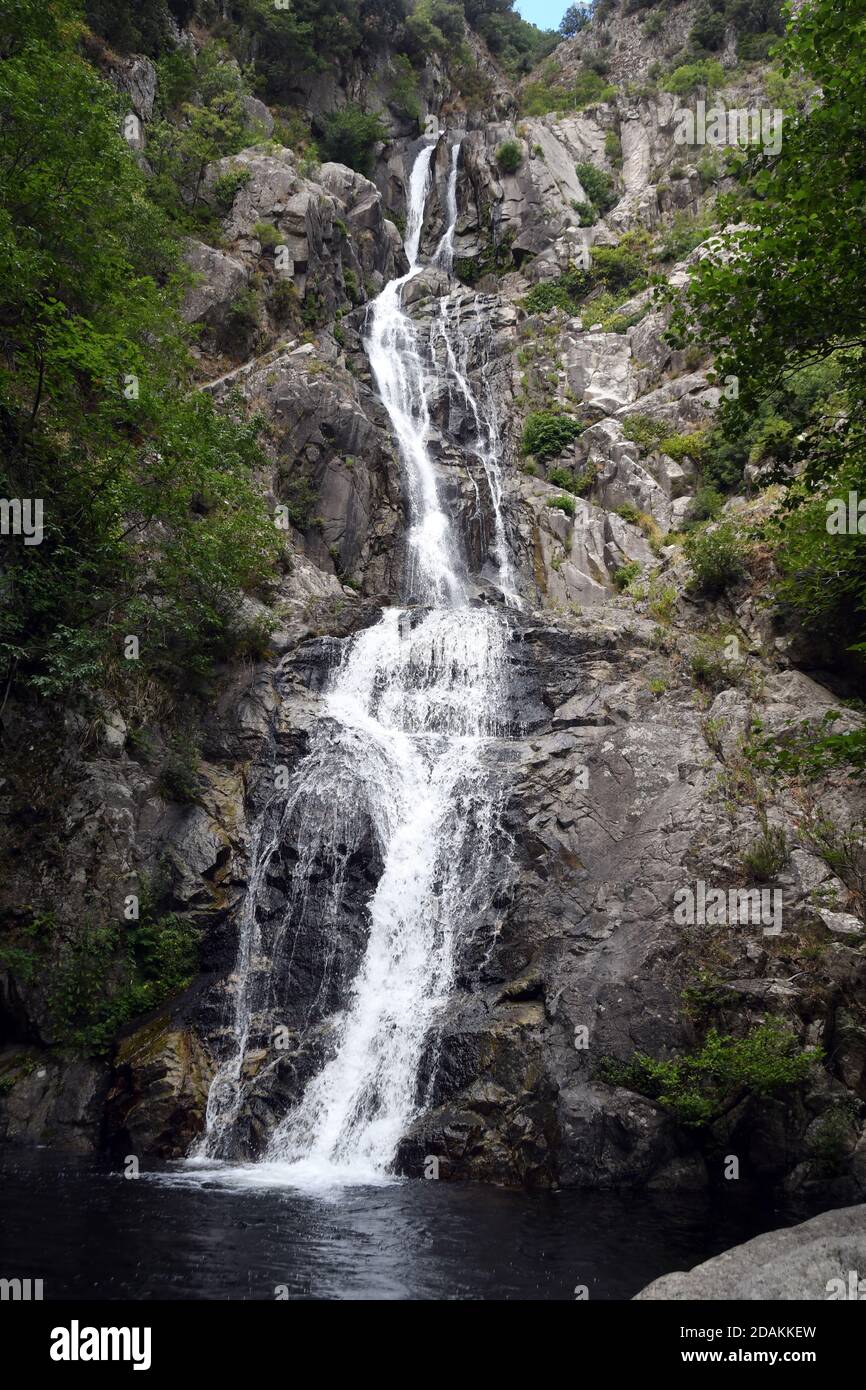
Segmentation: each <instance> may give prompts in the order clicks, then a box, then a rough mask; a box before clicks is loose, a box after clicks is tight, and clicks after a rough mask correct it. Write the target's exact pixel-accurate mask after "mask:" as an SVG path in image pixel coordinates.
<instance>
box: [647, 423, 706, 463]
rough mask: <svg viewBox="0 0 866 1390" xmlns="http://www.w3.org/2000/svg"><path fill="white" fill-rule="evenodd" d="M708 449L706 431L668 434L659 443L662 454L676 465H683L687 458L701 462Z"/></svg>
mask: <svg viewBox="0 0 866 1390" xmlns="http://www.w3.org/2000/svg"><path fill="white" fill-rule="evenodd" d="M706 448H707V432H706V430H693V431H692V433H691V434H668V435H665V437H664V438H663V439H661V440H660V441H659V449H660V450H661V452H662V453H663V454H667V456H668V458H671V459H673V461H674V463H682V461H683V459H685V458H690V459H695V461H696V462H700V460H701V459H702V458H703V456H704V453H705V451H706Z"/></svg>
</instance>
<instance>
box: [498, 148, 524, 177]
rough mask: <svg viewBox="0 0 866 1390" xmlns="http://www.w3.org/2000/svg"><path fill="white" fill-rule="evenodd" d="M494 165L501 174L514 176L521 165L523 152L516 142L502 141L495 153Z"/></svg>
mask: <svg viewBox="0 0 866 1390" xmlns="http://www.w3.org/2000/svg"><path fill="white" fill-rule="evenodd" d="M496 163H497V164H498V165H499V168H500V169H501V170H502V172H503V174H516V173H517V170H518V169H519V168H520V166H521V164H522V163H523V150H522V148H521V145H520V142H519V141H517V140H504V141H503V143H502V144H501V145H500V146H499V149H498V150H497V151H496Z"/></svg>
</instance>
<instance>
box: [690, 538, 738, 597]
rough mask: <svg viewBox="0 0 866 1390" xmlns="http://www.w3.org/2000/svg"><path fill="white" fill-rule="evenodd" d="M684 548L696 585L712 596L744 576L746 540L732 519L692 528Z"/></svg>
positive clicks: (699, 590) (702, 592) (703, 592)
mask: <svg viewBox="0 0 866 1390" xmlns="http://www.w3.org/2000/svg"><path fill="white" fill-rule="evenodd" d="M684 549H685V554H686V559H687V560H688V562H689V565H690V566H691V571H692V575H693V577H694V584H695V588H696V589H697V590H698V592H699V593H701V594H705V595H706V596H707V597H708V598H714V597H716V596H717V595H718V594H721V593H723V592H724V590H725V589H727V588H728V587H729V586H730V585H731V584H734V583H735V582H736V581H737V580H738V579H740V578H741V577H742V575H743V572H744V569H745V556H744V547H743V542H742V540H741V538H740V535H739V532H738V531H737V529H736V527H735V526H734V525H733V523H732V522H730V521H720V522H717V523H714V524H713V525H710V526H704V527H698V528H696V529H695V530H694V531H690V532H689V534H688V535H687V537H686V540H685V545H684Z"/></svg>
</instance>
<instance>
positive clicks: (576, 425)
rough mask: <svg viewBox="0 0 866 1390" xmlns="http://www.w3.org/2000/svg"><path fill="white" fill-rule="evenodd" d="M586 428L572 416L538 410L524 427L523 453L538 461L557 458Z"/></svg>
mask: <svg viewBox="0 0 866 1390" xmlns="http://www.w3.org/2000/svg"><path fill="white" fill-rule="evenodd" d="M583 428H584V426H583V424H582V423H581V421H579V420H575V419H574V417H573V416H571V415H563V414H560V413H559V412H558V411H554V410H536V411H533V413H532V414H531V415H529V416H528V417H527V420H526V424H525V425H524V426H523V438H522V440H521V446H520V447H521V452H522V453H524V454H533V455H534V456H535V457H536V458H537V459H551V458H556V456H557V454H561V453H562V451H563V449H564V448H565V447H566V446H567V445H568V444H571V443H572V442H573V441H574V440H575V439H577V436H578V435H579V434H580V433H581V431H582V430H583Z"/></svg>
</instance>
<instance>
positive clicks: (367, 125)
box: [320, 106, 388, 174]
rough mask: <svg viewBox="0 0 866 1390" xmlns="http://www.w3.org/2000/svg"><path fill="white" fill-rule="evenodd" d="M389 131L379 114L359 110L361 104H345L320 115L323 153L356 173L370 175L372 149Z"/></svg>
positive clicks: (327, 157)
mask: <svg viewBox="0 0 866 1390" xmlns="http://www.w3.org/2000/svg"><path fill="white" fill-rule="evenodd" d="M387 134H388V130H387V127H386V126H384V125H383V124H382V121H381V120H380V119H379V117H378V116H373V115H371V114H370V113H369V112H367V111H362V110H361V108H360V106H344V107H343V109H342V110H341V111H332V112H330V114H329V115H327V116H323V117H322V138H321V141H320V144H321V150H322V154H323V155H324V157H325V158H326V159H332V160H334V161H335V163H337V164H347V165H348V166H349V168H350V169H355V170H357V172H358V173H359V174H369V173H370V172H371V171H372V168H373V150H374V147H375V146H376V144H377V143H378V141H380V140H384V139H385V137H386V136H387Z"/></svg>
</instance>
